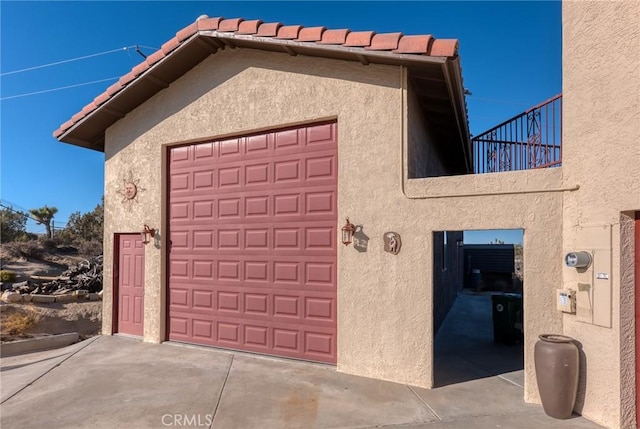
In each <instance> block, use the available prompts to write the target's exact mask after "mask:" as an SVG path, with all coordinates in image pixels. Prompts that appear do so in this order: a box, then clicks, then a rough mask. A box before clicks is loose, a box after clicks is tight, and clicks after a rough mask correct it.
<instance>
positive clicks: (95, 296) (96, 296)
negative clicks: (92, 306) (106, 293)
mask: <svg viewBox="0 0 640 429" xmlns="http://www.w3.org/2000/svg"><path fill="white" fill-rule="evenodd" d="M87 299H89V301H100V300H101V299H102V295H100V294H99V293H90V294H88V295H87Z"/></svg>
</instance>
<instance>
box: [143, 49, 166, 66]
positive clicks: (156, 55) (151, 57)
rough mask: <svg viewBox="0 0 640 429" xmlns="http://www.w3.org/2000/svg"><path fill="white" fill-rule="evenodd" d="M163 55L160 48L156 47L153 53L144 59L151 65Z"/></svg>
mask: <svg viewBox="0 0 640 429" xmlns="http://www.w3.org/2000/svg"><path fill="white" fill-rule="evenodd" d="M165 56H166V55H165V53H164V52H162V49H158V50H157V51H155V52H154V53H153V54H151V55H149V56H148V57H147V59H146V60H145V61H146V62H147V64H149V66H152V65H154V64H155V63H157V62H158V61H160V60H161V59H163V58H164V57H165Z"/></svg>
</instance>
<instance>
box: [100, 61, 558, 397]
mask: <svg viewBox="0 0 640 429" xmlns="http://www.w3.org/2000/svg"><path fill="white" fill-rule="evenodd" d="M405 74H406V73H405V72H404V71H403V70H400V69H399V68H398V67H391V66H377V65H369V66H363V65H361V64H359V63H347V62H341V61H330V60H323V59H318V58H307V57H303V56H297V57H291V56H289V55H287V54H277V53H267V52H260V51H253V50H246V49H236V50H225V51H220V52H218V53H217V54H215V55H213V56H211V57H209V58H208V59H206V60H205V61H204V62H202V63H201V64H199V65H198V66H197V67H195V68H194V69H193V70H191V71H190V72H189V73H187V74H186V75H184V76H183V77H182V78H180V79H179V80H177V81H176V82H174V83H173V84H172V85H171V86H170V87H169V88H167V89H166V90H164V91H162V92H160V93H158V94H157V95H155V96H154V97H153V98H152V99H150V100H149V101H148V102H146V103H145V104H143V105H142V106H140V107H139V108H137V109H136V110H134V111H133V112H131V113H130V114H128V115H127V116H126V117H125V118H124V119H122V120H120V121H119V122H117V123H116V124H114V125H113V126H112V127H111V128H109V129H108V130H107V136H106V137H107V142H106V149H105V150H106V170H105V175H106V185H105V186H106V188H105V218H106V219H105V238H106V241H105V284H106V285H110V284H111V281H112V280H111V279H112V269H111V267H112V255H113V234H114V233H116V232H128V231H139V230H140V229H141V228H142V225H143V223H147V224H149V225H150V226H152V227H155V228H158V229H159V232H160V238H159V240H158V241H157V243H156V244H155V245H149V246H147V247H146V270H145V275H146V277H145V283H146V295H145V330H144V339H145V341H151V342H158V341H162V340H164V338H165V333H164V322H165V314H164V312H165V310H164V309H165V305H166V303H165V297H164V290H165V287H166V284H165V280H164V279H165V267H164V258H163V256H162V255H163V254H165V253H163V252H164V251H166V249H165V248H166V240H164V239H163V237H164V231H165V230H166V219H165V213H164V210H163V205H164V203H165V202H166V198H165V196H164V190H163V183H164V180H165V179H164V174H165V173H164V166H165V165H166V164H165V160H164V159H163V153H164V151H163V145H167V144H173V143H179V142H185V141H196V140H200V139H208V138H217V137H221V136H225V135H234V134H243V133H247V132H252V131H258V130H265V129H270V128H274V127H280V126H285V125H292V124H298V123H307V122H312V121H316V120H322V119H327V118H337V122H338V164H339V167H338V168H339V172H338V210H339V225H338V227H340V226H341V225H342V222H343V220H344V218H345V217H347V216H349V217H350V219H351V220H352V222H353V223H355V224H358V225H362V226H363V230H362V233H363V234H366V236H368V237H369V243H368V247H367V251H366V252H359V251H357V250H356V249H354V247H353V246H349V247H344V246H341V247H340V248H339V250H338V304H337V308H338V370H340V371H344V372H348V373H352V374H357V375H363V376H369V377H375V378H380V379H386V380H392V381H396V382H403V383H409V384H413V385H417V386H423V387H431V386H432V381H433V374H432V366H431V363H432V347H433V317H432V314H433V293H432V284H433V275H432V273H433V260H434V258H433V231H443V230H457V231H460V230H465V229H497V228H522V229H524V231H525V233H524V252H525V254H526V261H527V262H526V264H525V267H524V278H525V300H524V303H525V304H524V305H525V320H524V324H525V330H526V334H525V343H526V344H525V368H526V377H525V398H526V399H527V400H531V401H536V400H537V389H536V386H535V381H534V377H535V376H534V372H533V360H532V358H531V356H532V351H533V344H534V342H535V340H536V338H537V335H538V334H540V333H544V332H559V331H560V330H561V318H560V316H559V314H558V313H557V311H556V310H555V304H554V293H553V290H554V289H555V288H556V287H558V286H559V285H560V279H561V271H560V269H561V268H560V265H559V264H558V263H557V261H558V260H559V258H560V257H561V240H559V237H560V236H561V233H562V223H561V220H562V213H561V210H562V193H561V192H559V188H560V187H561V186H562V170H560V169H556V170H548V171H536V172H517V173H505V174H488V175H484V176H483V177H479V176H464V177H460V176H459V177H446V178H434V179H414V180H409V181H407V182H406V183H405V180H404V177H406V173H407V171H406V170H405V169H403V166H406V163H405V162H403V159H404V156H405V154H406V149H407V147H406V144H407V141H408V139H409V136H410V135H414V136H419V135H424V127H423V126H422V124H419V123H417V122H415V121H414V122H411V123H409V122H408V110H409V109H408V103H407V100H408V99H409V97H408V92H407V87H406V80H405V78H404V76H405ZM414 127H416V128H414ZM129 170H131V171H132V174H133V176H134V178H135V179H138V180H139V186H140V187H142V188H144V191H141V193H140V195H139V198H138V200H139V201H138V203H136V204H133V205H132V207H131V211H129V210H128V209H127V208H126V207H125V205H123V203H122V197H121V195H120V194H118V193H117V190H118V189H119V188H120V187H121V186H122V182H123V179H124V178H125V176H127V175H128V171H129ZM386 231H395V232H398V233H400V234H401V236H402V243H403V246H402V250H401V252H400V254H399V255H397V256H396V255H392V254H389V253H386V252H384V251H383V239H382V235H383V233H384V232H386ZM111 303H112V296H111V295H110V288H109V287H107V288H105V296H104V305H105V311H104V322H103V324H104V332H106V333H108V332H111V326H112V325H111V322H112V321H111V310H112V307H111Z"/></svg>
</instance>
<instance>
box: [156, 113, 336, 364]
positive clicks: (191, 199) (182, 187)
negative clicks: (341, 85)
mask: <svg viewBox="0 0 640 429" xmlns="http://www.w3.org/2000/svg"><path fill="white" fill-rule="evenodd" d="M169 172H170V174H169V229H170V240H171V242H170V243H171V244H170V251H169V329H168V331H169V339H171V340H176V341H184V342H189V343H196V344H205V345H213V346H218V347H225V348H231V349H239V350H247V351H253V352H259V353H266V354H270V355H278V356H287V357H293V358H299V359H305V360H311V361H321V362H330V363H335V362H336V239H337V235H336V224H337V211H336V203H337V201H336V197H337V194H336V188H337V144H336V124H335V123H330V124H319V125H314V126H309V127H304V128H297V129H287V130H282V131H277V132H272V133H267V134H259V135H252V136H246V137H241V138H234V139H229V140H222V141H213V142H208V143H201V144H193V145H189V146H180V147H175V148H172V149H170V152H169Z"/></svg>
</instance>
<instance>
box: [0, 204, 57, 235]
mask: <svg viewBox="0 0 640 429" xmlns="http://www.w3.org/2000/svg"><path fill="white" fill-rule="evenodd" d="M4 203H5V204H8V205H5V204H3V203H1V202H0V207H2V208H5V209H7V210H9V211H12V212H14V213H17V214H19V215H21V216H24V217H26V218H27V219H31V220H33V221H36V222H38V223H40V219H37V218H35V217H33V216H31V215H30V214H29V212H28V211H27V210H24V209H22V208H21V207H19V206H17V205H15V204H12V203H10V202H9V201H7V200H4ZM13 207H18V208H19V209H21V210H16V209H14V208H13ZM23 210H24V211H23ZM60 223H61V224H62V225H64V226H62V227H58V226H56V227H55V228H56V229H58V228H60V229H64V228H65V227H66V226H67V222H59V224H60Z"/></svg>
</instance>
